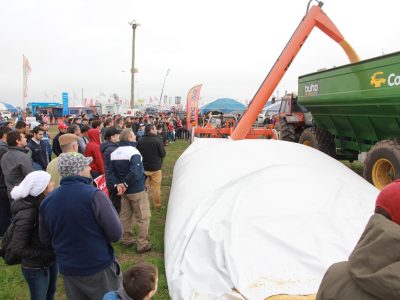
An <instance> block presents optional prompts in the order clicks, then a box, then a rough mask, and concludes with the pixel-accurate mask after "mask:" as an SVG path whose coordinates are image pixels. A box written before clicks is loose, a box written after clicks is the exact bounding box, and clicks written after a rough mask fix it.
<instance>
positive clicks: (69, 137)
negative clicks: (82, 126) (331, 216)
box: [58, 133, 78, 146]
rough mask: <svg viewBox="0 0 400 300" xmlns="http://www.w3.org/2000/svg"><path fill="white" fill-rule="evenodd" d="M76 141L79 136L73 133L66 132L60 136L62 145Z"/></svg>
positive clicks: (59, 139) (59, 140)
mask: <svg viewBox="0 0 400 300" xmlns="http://www.w3.org/2000/svg"><path fill="white" fill-rule="evenodd" d="M76 141H78V136H76V135H75V134H72V133H65V134H63V135H61V136H60V137H59V138H58V142H59V143H60V146H64V145H67V144H70V143H72V142H76Z"/></svg>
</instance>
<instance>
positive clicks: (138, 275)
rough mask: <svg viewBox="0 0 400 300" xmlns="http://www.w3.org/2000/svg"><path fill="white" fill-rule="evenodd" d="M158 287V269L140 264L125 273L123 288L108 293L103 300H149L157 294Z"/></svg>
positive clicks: (146, 264)
mask: <svg viewBox="0 0 400 300" xmlns="http://www.w3.org/2000/svg"><path fill="white" fill-rule="evenodd" d="M157 285H158V271H157V268H156V267H155V266H153V265H151V264H148V263H139V264H137V265H135V266H133V267H130V268H129V269H128V270H126V271H125V272H124V275H123V281H122V288H120V289H119V290H118V291H112V292H108V293H107V294H105V295H104V297H103V300H118V299H122V300H132V299H133V300H148V299H150V298H151V297H153V296H154V294H155V293H156V291H157Z"/></svg>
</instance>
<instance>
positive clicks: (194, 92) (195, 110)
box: [186, 84, 203, 130]
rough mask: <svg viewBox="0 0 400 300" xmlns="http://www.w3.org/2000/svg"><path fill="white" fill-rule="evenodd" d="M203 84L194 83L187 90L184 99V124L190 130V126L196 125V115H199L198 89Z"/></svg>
mask: <svg viewBox="0 0 400 300" xmlns="http://www.w3.org/2000/svg"><path fill="white" fill-rule="evenodd" d="M202 86H203V85H202V84H199V85H195V86H194V87H192V88H191V89H190V90H189V93H188V95H187V100H186V125H187V129H188V130H190V129H191V128H192V126H194V127H197V126H198V119H199V118H198V115H199V98H200V90H201V87H202Z"/></svg>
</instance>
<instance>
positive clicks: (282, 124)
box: [275, 119, 297, 143]
mask: <svg viewBox="0 0 400 300" xmlns="http://www.w3.org/2000/svg"><path fill="white" fill-rule="evenodd" d="M275 130H276V131H277V132H278V137H279V139H280V140H282V141H288V142H294V143H296V142H297V139H296V131H295V129H294V127H293V126H292V125H290V124H288V123H287V122H286V120H285V119H280V120H279V123H278V126H275Z"/></svg>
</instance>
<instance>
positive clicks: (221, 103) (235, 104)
mask: <svg viewBox="0 0 400 300" xmlns="http://www.w3.org/2000/svg"><path fill="white" fill-rule="evenodd" d="M246 108H247V107H246V105H244V104H242V103H240V102H239V101H236V100H234V99H230V98H219V99H217V100H214V101H212V102H210V103H207V104H204V105H203V106H202V107H200V108H199V110H200V112H201V113H202V114H205V113H207V112H209V111H218V112H222V113H224V114H226V113H233V112H243V111H245V110H246Z"/></svg>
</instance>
